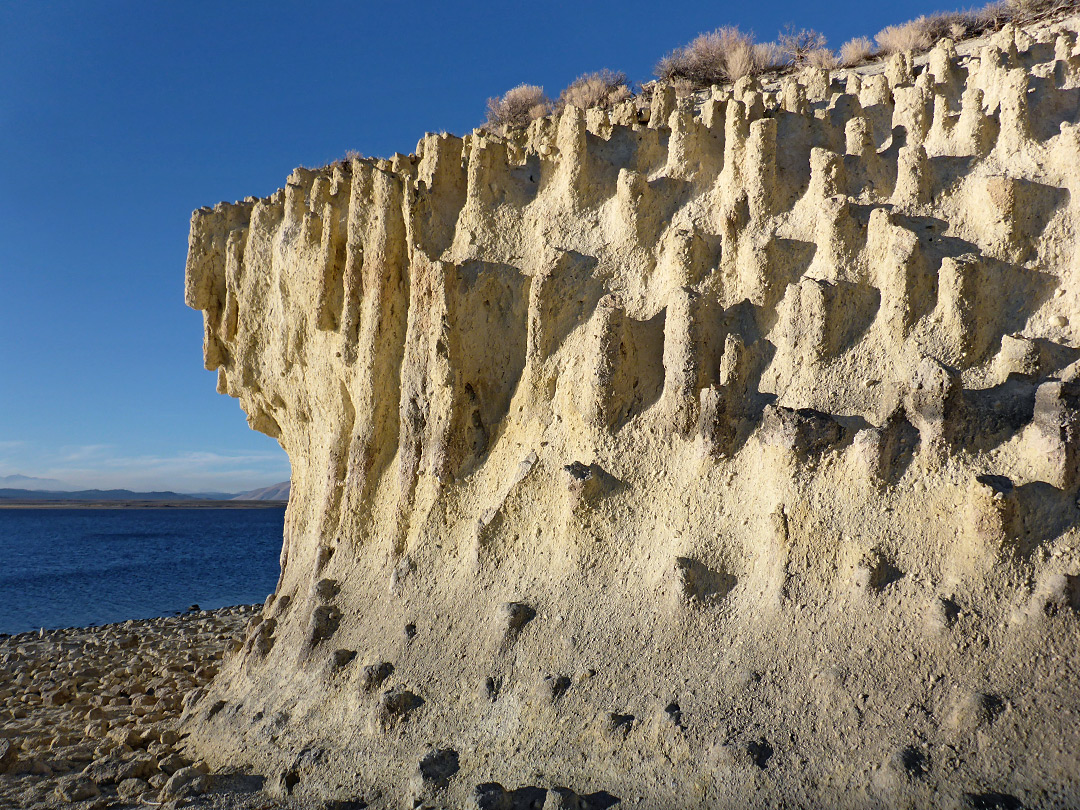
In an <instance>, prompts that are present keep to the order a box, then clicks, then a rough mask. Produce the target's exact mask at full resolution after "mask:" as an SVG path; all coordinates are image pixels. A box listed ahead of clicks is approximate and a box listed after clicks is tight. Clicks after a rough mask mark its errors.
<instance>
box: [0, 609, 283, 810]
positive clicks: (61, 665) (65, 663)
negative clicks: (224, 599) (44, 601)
mask: <svg viewBox="0 0 1080 810" xmlns="http://www.w3.org/2000/svg"><path fill="white" fill-rule="evenodd" d="M258 609H259V606H258V605H254V606H247V605H240V606H236V607H227V608H222V609H220V610H213V611H199V610H191V611H189V612H187V613H184V614H183V615H180V616H169V617H162V618H156V619H147V620H143V621H128V622H123V623H121V624H111V625H104V626H101V627H86V628H69V629H64V630H43V631H40V632H36V633H20V634H18V635H14V636H5V637H0V807H3V808H46V807H49V808H51V807H77V808H87V809H89V808H95V810H97V809H99V808H100V809H102V810H103V809H104V808H121V807H156V806H160V807H169V808H179V807H207V808H211V807H212V808H251V810H254V809H255V808H267V810H269V808H272V807H276V806H278V805H277V804H276V803H275V802H273V801H271V800H269V799H267V798H266V796H265V795H264V794H262V793H260V792H259V788H260V786H261V783H262V780H261V779H259V778H258V777H252V776H246V775H245V774H243V773H236V772H231V773H218V774H214V773H211V772H210V771H209V769H208V768H207V767H206V765H205V763H202V762H200V761H198V760H197V759H193V757H192V756H191V755H189V753H188V751H187V749H186V747H185V737H186V735H185V734H184V733H183V732H182V731H181V730H180V729H179V728H178V722H179V718H180V716H181V713H182V712H183V710H184V706H185V703H187V702H190V701H192V700H194V699H196V698H197V697H198V696H199V695H200V694H201V693H202V688H203V687H204V686H205V685H206V684H207V683H208V682H209V681H210V680H211V679H212V678H213V677H214V675H215V674H216V672H217V668H218V665H219V663H220V661H221V658H222V657H223V656H224V655H225V653H226V652H227V651H228V649H229V648H230V646H232V645H235V644H236V641H235V639H236V638H237V637H238V636H239V635H240V634H241V633H242V631H243V628H244V626H245V625H246V624H247V623H248V622H249V621H250V619H251V618H252V616H253V615H256V614H257V611H258Z"/></svg>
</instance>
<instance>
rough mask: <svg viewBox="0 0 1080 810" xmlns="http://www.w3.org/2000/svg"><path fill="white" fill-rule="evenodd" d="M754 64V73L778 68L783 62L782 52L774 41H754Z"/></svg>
mask: <svg viewBox="0 0 1080 810" xmlns="http://www.w3.org/2000/svg"><path fill="white" fill-rule="evenodd" d="M754 64H755V68H754V70H755V72H756V73H760V72H761V71H763V70H772V69H773V68H778V67H780V66H781V65H783V64H784V53H783V51H782V50H781V48H780V46H779V45H778V44H777V43H775V42H756V43H754Z"/></svg>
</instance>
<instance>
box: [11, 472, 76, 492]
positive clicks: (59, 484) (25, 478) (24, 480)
mask: <svg viewBox="0 0 1080 810" xmlns="http://www.w3.org/2000/svg"><path fill="white" fill-rule="evenodd" d="M3 487H18V488H33V489H47V490H54V491H59V490H62V489H63V490H67V489H71V487H70V485H68V484H65V483H64V482H63V481H57V480H56V479H55V478H35V477H34V476H32V475H18V474H16V475H0V488H3Z"/></svg>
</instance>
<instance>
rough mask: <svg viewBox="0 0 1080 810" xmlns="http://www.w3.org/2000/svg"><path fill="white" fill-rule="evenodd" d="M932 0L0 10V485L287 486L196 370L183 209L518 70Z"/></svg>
mask: <svg viewBox="0 0 1080 810" xmlns="http://www.w3.org/2000/svg"><path fill="white" fill-rule="evenodd" d="M942 8H950V6H949V5H948V4H947V3H946V4H945V5H944V6H942V4H940V3H932V2H923V1H921V0H917V1H914V2H908V3H865V2H855V1H854V0H833V1H832V2H823V1H822V0H808V1H807V2H769V0H759V2H749V3H717V2H711V3H705V2H688V1H687V0H665V1H664V2H659V1H657V0H653V2H642V1H641V0H621V1H620V2H588V0H576V1H575V2H561V1H560V0H549V2H545V3H529V4H518V3H512V2H510V3H507V2H484V3H480V2H449V3H448V2H396V3H395V2H381V3H367V2H352V3H344V2H341V3H337V2H334V3H331V2H327V3H319V2H302V3H301V2H272V0H260V2H222V1H221V0H214V2H194V1H188V2H147V0H137V1H136V0H131V1H129V0H74V1H73V2H49V0H5V1H4V2H3V3H0V76H2V77H3V78H2V80H0V155H2V156H3V178H2V180H0V346H2V349H0V476H4V475H10V474H22V475H30V476H38V477H47V478H53V479H59V480H61V481H63V482H65V483H68V484H70V485H73V486H78V487H92V486H97V487H128V488H132V489H166V488H167V489H175V490H179V491H186V492H192V491H222V490H223V491H240V490H244V489H249V488H254V487H257V486H263V485H266V484H270V483H274V482H277V481H281V480H284V479H286V478H288V475H289V466H288V460H287V458H286V457H285V454H284V452H282V450H281V449H280V448H279V447H278V445H277V443H276V442H274V441H273V440H271V439H269V438H267V437H266V436H263V435H261V434H256V433H253V432H252V431H250V430H249V429H248V428H247V425H246V423H245V421H244V416H243V414H242V412H241V411H240V408H239V406H238V405H237V403H236V402H235V401H234V400H232V399H229V398H228V397H223V396H221V395H219V394H217V393H215V391H214V385H215V378H214V375H213V373H212V372H209V371H205V370H204V369H203V368H202V362H201V361H202V352H201V341H202V321H201V315H200V314H199V313H196V312H193V311H190V310H188V309H186V308H185V307H184V305H183V272H184V258H185V255H186V251H187V227H188V220H189V217H190V213H191V211H192V210H193V209H195V208H198V207H199V206H202V205H206V204H211V205H212V204H214V203H216V202H218V201H220V200H236V199H242V198H243V197H245V196H248V195H258V196H264V195H267V194H270V193H272V192H273V191H274V190H275V189H277V188H278V187H280V186H282V185H283V184H284V181H285V178H286V176H287V175H288V173H289V171H290V170H291V169H292V168H293V167H294V166H297V165H307V166H316V165H323V164H325V163H328V162H330V161H332V160H335V159H337V158H340V157H342V156H343V155H344V154H345V152H346V151H348V150H357V151H359V152H360V153H362V154H364V155H390V154H392V153H393V152H409V151H412V149H413V148H414V147H415V145H416V142H417V141H418V140H419V139H420V137H421V136H422V135H423V133H424V132H428V131H443V130H445V131H450V132H455V133H458V134H464V133H465V132H468V131H469V130H471V129H472V128H473V127H475V126H477V125H479V124H480V123H481V122H482V120H483V117H484V107H485V101H486V99H487V98H488V97H489V96H493V95H497V94H500V93H502V92H503V91H505V90H507V89H508V88H510V87H512V86H514V85H516V84H519V83H521V82H529V83H532V84H540V85H543V86H544V87H545V88H546V89H547V91H548V93H549V94H550V95H557V94H558V91H559V90H560V89H561V88H562V87H564V86H565V85H567V84H568V83H569V82H570V81H572V80H573V79H574V78H575V77H576V76H578V75H580V74H582V73H584V72H586V71H591V70H597V69H599V68H605V67H607V68H611V69H613V70H623V71H625V72H626V73H627V74H629V76H630V78H631V79H633V80H636V81H645V80H648V79H650V78H652V75H651V74H652V67H653V65H654V64H655V63H656V60H657V59H658V58H659V57H661V56H662V55H664V54H665V53H666V52H668V51H670V50H671V49H672V48H674V47H676V46H678V45H681V44H684V43H685V42H687V41H689V40H690V39H692V38H693V37H694V36H695V35H696V34H698V33H700V32H702V31H706V30H711V29H713V28H715V27H717V26H719V25H723V24H736V25H739V26H740V27H741V28H743V29H744V30H752V31H754V32H755V33H756V34H757V37H758V39H759V40H767V39H772V38H773V37H775V35H776V32H777V30H778V29H780V28H781V27H783V26H784V25H785V24H786V23H793V24H794V25H795V26H797V27H812V28H816V29H818V30H819V31H821V32H823V33H824V34H825V35H826V36H827V37H828V38H829V42H830V44H831V45H832V46H834V47H838V46H839V45H840V44H841V43H842V42H843V41H844V40H846V39H848V38H850V37H852V36H858V35H869V36H872V35H873V34H874V33H875V32H876V31H878V30H879V29H881V28H882V27H884V26H885V25H887V24H890V23H895V22H902V21H904V20H908V19H911V18H913V17H916V16H918V15H919V14H922V13H927V12H930V11H934V10H940V9H942Z"/></svg>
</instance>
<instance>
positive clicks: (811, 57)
mask: <svg viewBox="0 0 1080 810" xmlns="http://www.w3.org/2000/svg"><path fill="white" fill-rule="evenodd" d="M805 63H806V64H808V65H810V67H816V68H825V70H832V69H833V68H838V67H840V60H839V59H837V58H836V54H835V53H833V52H832V51H830V50H829V49H828V48H818V49H817V50H813V51H810V52H809V53H807V54H806V58H805Z"/></svg>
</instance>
